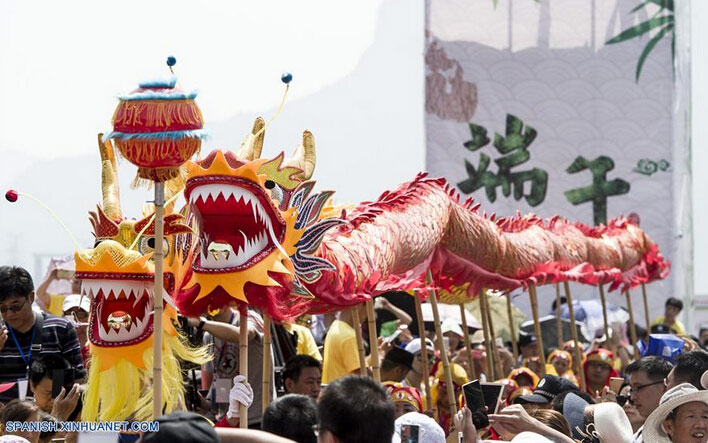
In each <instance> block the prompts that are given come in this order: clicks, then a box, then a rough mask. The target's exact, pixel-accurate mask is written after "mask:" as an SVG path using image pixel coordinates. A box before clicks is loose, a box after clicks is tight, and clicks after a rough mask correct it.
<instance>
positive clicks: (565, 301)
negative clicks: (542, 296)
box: [551, 295, 568, 311]
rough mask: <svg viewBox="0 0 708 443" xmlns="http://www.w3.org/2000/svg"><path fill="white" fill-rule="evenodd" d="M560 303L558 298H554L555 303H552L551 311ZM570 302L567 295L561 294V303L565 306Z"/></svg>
mask: <svg viewBox="0 0 708 443" xmlns="http://www.w3.org/2000/svg"><path fill="white" fill-rule="evenodd" d="M557 303H558V299H553V303H551V311H555V310H556V308H557V307H558V306H557ZM566 303H568V299H567V298H565V295H563V296H561V298H560V304H561V306H563V305H564V304H566Z"/></svg>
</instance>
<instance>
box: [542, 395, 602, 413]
mask: <svg viewBox="0 0 708 443" xmlns="http://www.w3.org/2000/svg"><path fill="white" fill-rule="evenodd" d="M571 394H573V395H575V396H576V397H580V398H581V399H582V400H583V401H585V402H587V404H589V405H592V404H594V403H595V399H594V398H593V397H592V396H591V395H590V394H588V393H587V392H585V391H581V390H580V389H573V390H570V391H564V392H561V393H560V394H558V395H556V397H555V398H554V399H553V401H552V402H551V409H553V410H554V411H558V412H560V413H564V412H563V405H564V403H565V399H566V398H568V397H570V395H571Z"/></svg>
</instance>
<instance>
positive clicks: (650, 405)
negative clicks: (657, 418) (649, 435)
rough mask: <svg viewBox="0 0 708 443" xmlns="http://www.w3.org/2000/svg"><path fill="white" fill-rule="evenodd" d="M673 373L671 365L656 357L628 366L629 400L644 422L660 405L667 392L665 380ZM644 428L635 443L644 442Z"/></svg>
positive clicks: (643, 359) (640, 360) (642, 359)
mask: <svg viewBox="0 0 708 443" xmlns="http://www.w3.org/2000/svg"><path fill="white" fill-rule="evenodd" d="M670 372H671V363H669V362H667V361H666V360H664V359H662V358H659V357H655V356H649V357H642V358H641V359H639V360H636V361H633V362H632V363H630V365H629V366H627V372H626V375H627V376H628V377H629V387H630V391H629V399H630V401H631V402H632V403H633V404H634V407H636V408H637V411H638V412H639V414H640V415H641V416H642V417H643V418H644V420H646V419H647V417H649V415H650V414H651V413H652V411H654V409H656V407H657V406H658V405H659V400H661V396H662V395H664V393H665V392H666V385H665V382H664V379H665V378H666V377H668V375H669V373H670ZM642 434H643V426H642V428H640V429H639V430H638V431H637V432H636V433H635V434H634V435H635V436H634V441H635V442H641V441H646V442H647V443H650V442H649V441H648V440H642V438H643V437H642Z"/></svg>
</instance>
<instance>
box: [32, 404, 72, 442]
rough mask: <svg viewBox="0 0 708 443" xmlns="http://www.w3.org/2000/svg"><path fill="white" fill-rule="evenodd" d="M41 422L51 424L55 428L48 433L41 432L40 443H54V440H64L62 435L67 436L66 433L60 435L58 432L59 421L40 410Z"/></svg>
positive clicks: (48, 430) (47, 431)
mask: <svg viewBox="0 0 708 443" xmlns="http://www.w3.org/2000/svg"><path fill="white" fill-rule="evenodd" d="M38 419H39V421H40V422H44V423H51V424H52V425H53V426H54V428H50V429H47V430H46V431H40V433H39V443H52V440H53V439H54V438H57V439H59V438H62V437H61V435H66V433H60V432H59V431H58V429H59V427H58V426H57V423H59V421H58V420H57V419H56V418H55V417H54V416H53V415H51V414H48V413H46V412H44V411H42V410H41V409H40V411H39V417H38Z"/></svg>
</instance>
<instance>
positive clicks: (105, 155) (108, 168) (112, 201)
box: [98, 134, 123, 220]
mask: <svg viewBox="0 0 708 443" xmlns="http://www.w3.org/2000/svg"><path fill="white" fill-rule="evenodd" d="M102 138H103V134H98V151H99V152H100V153H101V190H102V192H103V212H105V213H106V215H107V216H108V217H110V218H111V219H112V220H120V219H121V218H123V213H122V212H121V210H120V189H119V188H118V167H117V166H116V155H115V152H114V151H113V145H112V144H111V141H110V140H106V141H105V142H104V141H103V140H102Z"/></svg>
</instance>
